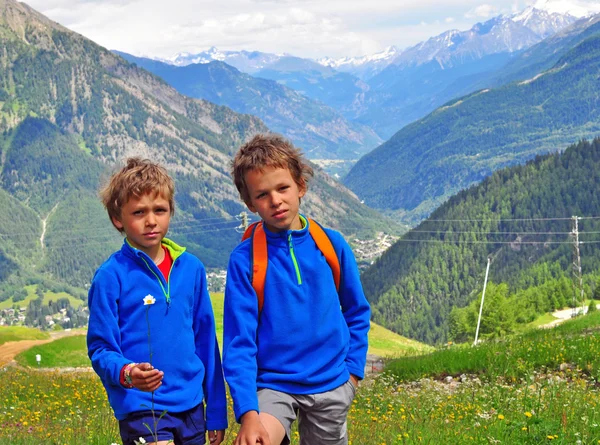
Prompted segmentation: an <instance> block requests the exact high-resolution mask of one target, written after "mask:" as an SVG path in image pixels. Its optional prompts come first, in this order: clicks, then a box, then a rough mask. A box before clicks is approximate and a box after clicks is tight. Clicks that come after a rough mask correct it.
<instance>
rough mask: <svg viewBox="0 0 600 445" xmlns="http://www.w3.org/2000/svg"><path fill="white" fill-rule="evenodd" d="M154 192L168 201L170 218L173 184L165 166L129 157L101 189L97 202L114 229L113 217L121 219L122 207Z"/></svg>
mask: <svg viewBox="0 0 600 445" xmlns="http://www.w3.org/2000/svg"><path fill="white" fill-rule="evenodd" d="M153 192H154V193H157V194H160V195H161V196H163V197H164V198H165V199H166V200H167V201H169V208H170V209H171V216H173V213H175V198H174V196H175V185H174V183H173V179H171V177H170V176H169V174H168V173H167V171H166V170H165V169H164V167H161V166H160V165H158V164H156V163H154V162H152V161H149V160H148V159H141V158H129V159H127V165H126V166H125V167H123V168H122V169H121V170H120V171H118V172H116V173H114V174H113V175H112V176H111V177H110V179H109V180H108V183H107V184H106V185H105V186H104V187H102V188H101V189H100V199H101V200H102V204H104V207H105V208H106V211H107V212H108V216H109V218H110V221H111V223H113V226H114V225H115V224H114V222H113V218H115V219H117V220H120V219H121V208H122V207H123V206H124V205H125V204H127V202H128V201H129V200H130V199H131V197H132V196H135V197H136V198H139V197H141V196H143V195H145V194H147V193H153ZM115 228H116V229H117V230H119V232H122V231H123V229H119V228H118V227H116V226H115Z"/></svg>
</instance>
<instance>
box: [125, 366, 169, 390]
mask: <svg viewBox="0 0 600 445" xmlns="http://www.w3.org/2000/svg"><path fill="white" fill-rule="evenodd" d="M129 375H130V377H131V384H132V385H133V387H134V388H137V389H139V390H140V391H147V392H152V391H156V390H157V389H158V387H159V386H160V385H162V379H163V376H164V375H165V373H164V372H162V371H159V370H158V369H154V368H153V367H152V365H151V364H150V363H138V364H137V365H135V366H134V367H133V368H131V371H129Z"/></svg>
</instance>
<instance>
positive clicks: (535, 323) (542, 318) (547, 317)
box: [523, 314, 557, 331]
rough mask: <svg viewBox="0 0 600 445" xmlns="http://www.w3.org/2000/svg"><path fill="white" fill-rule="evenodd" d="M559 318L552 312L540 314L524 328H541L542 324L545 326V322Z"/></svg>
mask: <svg viewBox="0 0 600 445" xmlns="http://www.w3.org/2000/svg"><path fill="white" fill-rule="evenodd" d="M556 319H557V318H556V317H555V316H553V315H552V314H543V315H540V316H539V317H538V318H536V319H535V320H533V321H532V322H531V323H528V324H527V325H526V326H525V327H524V328H523V330H524V331H526V330H529V329H536V328H539V327H540V326H543V325H545V324H548V323H551V322H553V321H554V320H556Z"/></svg>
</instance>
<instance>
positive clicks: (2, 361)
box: [0, 329, 85, 366]
mask: <svg viewBox="0 0 600 445" xmlns="http://www.w3.org/2000/svg"><path fill="white" fill-rule="evenodd" d="M84 333H85V330H82V329H74V330H73V329H72V330H69V331H67V330H65V331H55V332H51V333H50V338H48V339H46V340H21V341H9V342H6V343H4V344H3V345H0V366H6V365H7V364H8V363H10V362H12V361H13V359H14V358H15V357H16V356H17V354H19V353H20V352H23V351H26V350H27V349H29V348H31V347H33V346H37V345H43V344H44V343H50V342H51V341H54V340H57V339H59V338H62V337H68V336H71V335H82V334H84Z"/></svg>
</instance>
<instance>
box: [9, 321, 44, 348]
mask: <svg viewBox="0 0 600 445" xmlns="http://www.w3.org/2000/svg"><path fill="white" fill-rule="evenodd" d="M48 338H50V334H48V333H47V332H42V331H40V330H39V329H35V328H26V327H25V326H0V345H2V344H4V343H6V342H8V341H21V340H45V339H48Z"/></svg>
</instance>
